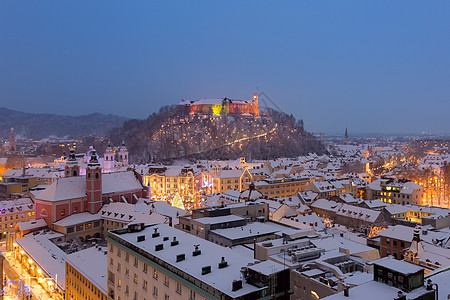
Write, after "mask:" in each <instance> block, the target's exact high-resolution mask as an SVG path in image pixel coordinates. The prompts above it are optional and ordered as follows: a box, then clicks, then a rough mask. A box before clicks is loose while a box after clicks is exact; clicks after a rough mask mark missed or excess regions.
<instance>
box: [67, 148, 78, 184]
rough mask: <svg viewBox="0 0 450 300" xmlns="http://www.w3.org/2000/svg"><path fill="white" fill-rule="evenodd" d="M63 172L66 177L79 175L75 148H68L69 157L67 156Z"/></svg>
mask: <svg viewBox="0 0 450 300" xmlns="http://www.w3.org/2000/svg"><path fill="white" fill-rule="evenodd" d="M64 174H65V176H66V177H72V176H78V175H80V166H79V165H78V161H77V159H76V157H75V149H73V148H71V149H70V154H69V157H68V158H67V161H66V165H65V166H64Z"/></svg>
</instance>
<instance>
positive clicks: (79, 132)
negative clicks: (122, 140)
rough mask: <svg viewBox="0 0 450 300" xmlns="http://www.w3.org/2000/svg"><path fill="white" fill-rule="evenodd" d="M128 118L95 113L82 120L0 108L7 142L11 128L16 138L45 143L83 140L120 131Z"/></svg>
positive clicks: (2, 134)
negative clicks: (47, 140)
mask: <svg viewBox="0 0 450 300" xmlns="http://www.w3.org/2000/svg"><path fill="white" fill-rule="evenodd" d="M126 120H128V118H125V117H121V116H117V115H111V114H109V115H105V114H100V113H93V114H88V115H81V116H66V115H57V114H38V113H26V112H20V111H16V110H11V109H8V108H4V107H0V138H7V137H8V134H9V131H10V129H11V127H14V130H15V131H16V137H25V138H32V139H42V138H45V137H48V136H51V135H55V136H60V137H63V136H69V137H82V136H89V135H105V134H106V133H107V132H108V131H110V130H111V129H113V128H115V127H121V126H122V125H123V123H124V122H125V121H126Z"/></svg>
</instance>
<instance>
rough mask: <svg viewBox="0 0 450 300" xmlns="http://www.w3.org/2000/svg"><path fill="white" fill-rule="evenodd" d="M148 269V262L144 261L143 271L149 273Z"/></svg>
mask: <svg viewBox="0 0 450 300" xmlns="http://www.w3.org/2000/svg"><path fill="white" fill-rule="evenodd" d="M147 269H148V268H147V264H146V263H144V268H143V270H142V271H143V272H144V273H145V274H147Z"/></svg>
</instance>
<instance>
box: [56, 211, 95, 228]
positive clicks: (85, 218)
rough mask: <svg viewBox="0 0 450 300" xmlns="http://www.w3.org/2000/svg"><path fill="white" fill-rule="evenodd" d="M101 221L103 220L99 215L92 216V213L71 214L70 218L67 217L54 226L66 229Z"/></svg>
mask: <svg viewBox="0 0 450 300" xmlns="http://www.w3.org/2000/svg"><path fill="white" fill-rule="evenodd" d="M100 219H101V218H100V216H99V215H98V214H91V213H90V212H80V213H75V214H71V215H70V216H67V217H65V218H63V219H61V220H59V221H57V222H54V223H53V225H56V226H63V227H66V226H73V225H77V224H82V223H86V222H92V221H96V220H100Z"/></svg>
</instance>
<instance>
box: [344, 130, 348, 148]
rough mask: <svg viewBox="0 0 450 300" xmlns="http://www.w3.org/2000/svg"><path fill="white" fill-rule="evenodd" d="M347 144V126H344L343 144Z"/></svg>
mask: <svg viewBox="0 0 450 300" xmlns="http://www.w3.org/2000/svg"><path fill="white" fill-rule="evenodd" d="M347 144H348V131H347V127H345V134H344V145H347Z"/></svg>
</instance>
